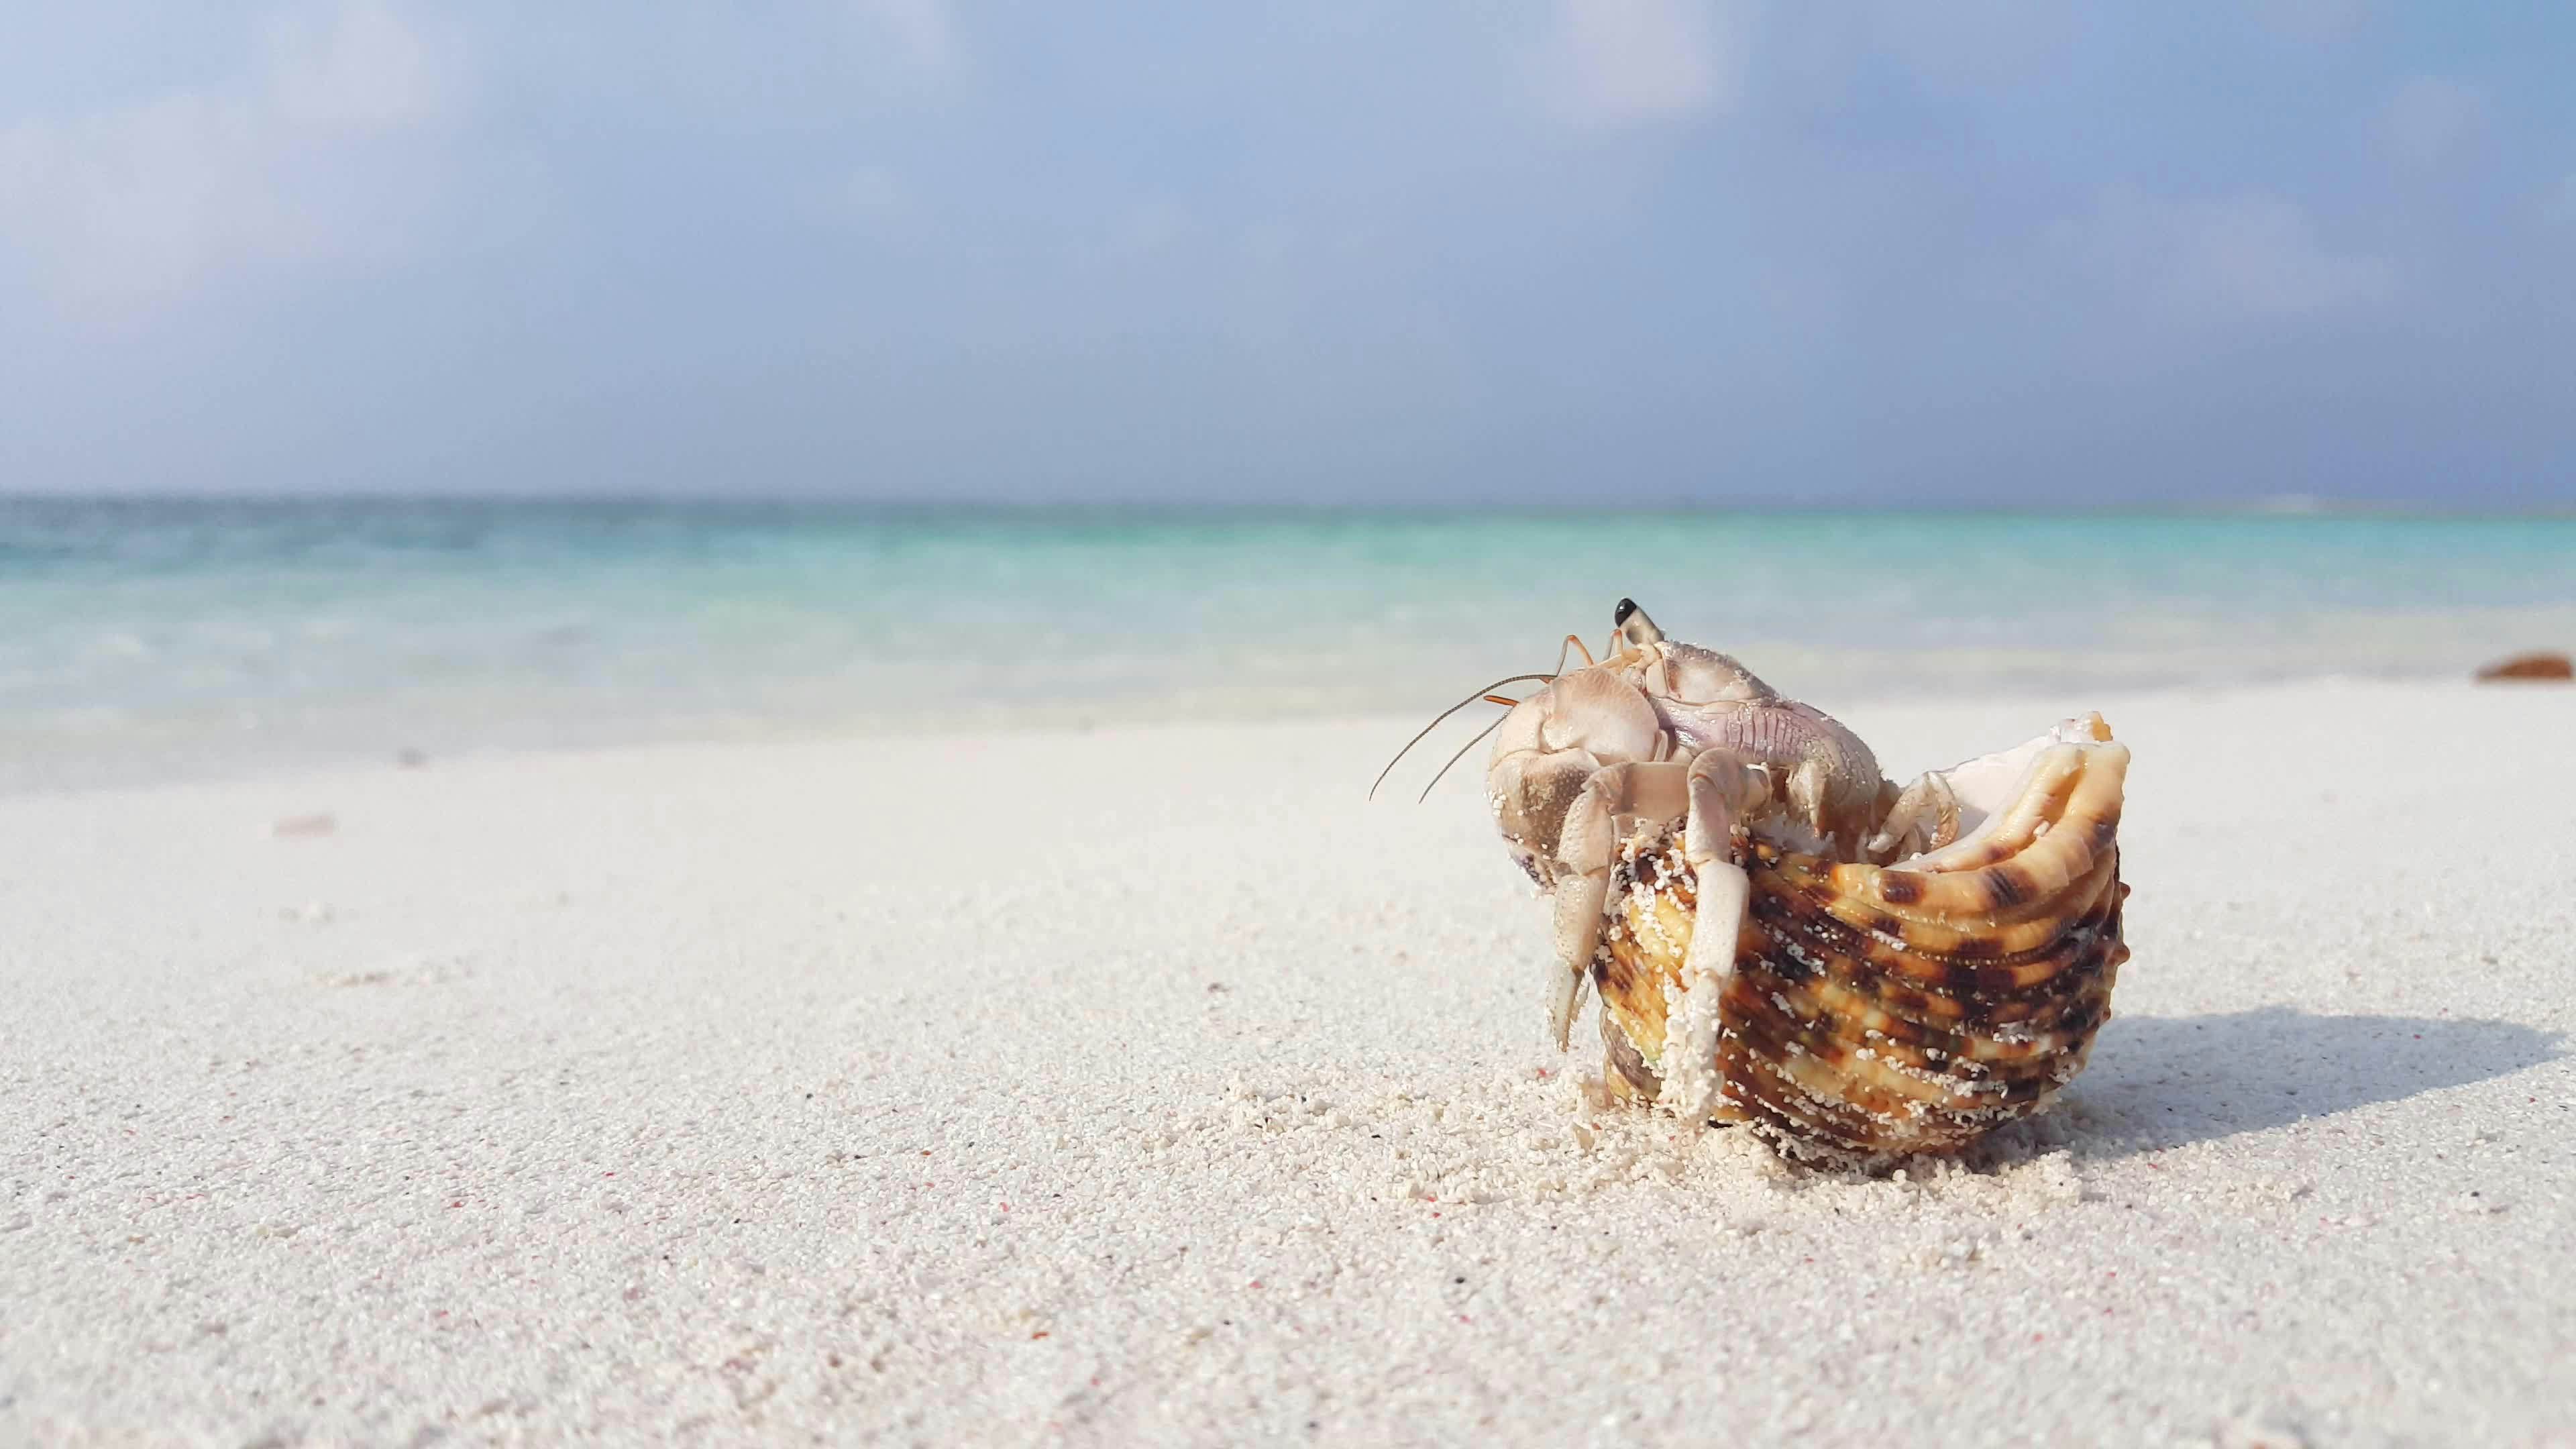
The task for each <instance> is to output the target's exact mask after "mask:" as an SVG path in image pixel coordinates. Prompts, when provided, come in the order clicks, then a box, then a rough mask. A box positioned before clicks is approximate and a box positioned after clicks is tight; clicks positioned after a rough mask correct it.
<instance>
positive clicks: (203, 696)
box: [0, 500, 2576, 788]
mask: <svg viewBox="0 0 2576 1449" xmlns="http://www.w3.org/2000/svg"><path fill="white" fill-rule="evenodd" d="M1623 594H1624V595H1633V596H1635V597H1636V598H1637V599H1638V601H1639V602H1641V603H1643V604H1644V605H1645V606H1646V607H1647V608H1648V609H1649V610H1650V611H1651V612H1653V613H1654V615H1655V616H1656V617H1657V619H1659V620H1661V621H1662V622H1663V623H1664V624H1665V625H1666V626H1667V627H1668V628H1669V629H1671V630H1672V631H1673V632H1674V633H1676V634H1677V635H1680V636H1682V637H1685V638H1690V639H1693V640H1695V641H1699V642H1704V643H1708V644H1711V645H1715V646H1717V647H1721V648H1725V649H1728V650H1730V651H1732V652H1734V653H1736V654H1738V655H1739V656H1741V657H1742V658H1744V659H1745V661H1746V662H1747V663H1748V664H1750V665H1752V666H1753V667H1754V668H1755V669H1756V670H1757V671H1758V672H1760V673H1761V674H1763V675H1764V676H1765V677H1766V678H1768V679H1770V680H1771V682H1772V683H1774V684H1776V685H1779V686H1781V687H1782V688H1784V689H1788V690H1790V691H1791V692H1793V693H1797V694H1800V695H1802V696H1804V697H1807V698H1810V699H1814V700H1816V701H1818V702H1820V703H1825V704H1827V705H1828V707H1831V705H1832V702H1833V701H1835V700H1847V699H1853V698H1863V697H1866V698H1883V697H1886V696H1889V695H1904V694H1926V693H1942V692H1950V691H1957V690H1961V689H1991V690H2007V691H2015V692H2040V693H2051V694H2054V693H2060V692H2064V691H2067V690H2076V689H2093V688H2101V689H2109V688H2124V687H2130V686H2140V685H2145V686H2156V685H2171V684H2192V683H2228V682H2239V681H2249V680H2259V679H2269V678H2283V677H2314V676H2432V677H2458V676H2461V675H2464V674H2465V673H2466V672H2467V671H2469V670H2470V669H2471V668H2473V667H2474V666H2475V665H2477V664H2478V663H2480V662H2482V661H2484V660H2486V659H2489V658H2492V657H2494V656H2496V655H2499V654H2502V653H2506V652H2509V651H2512V650H2515V649H2520V648H2536V647H2555V648H2562V649H2565V648H2576V518H2570V517H2563V516H2562V517H2541V518H2518V519H2517V518H2508V519H2490V518H2400V517H2380V516H2353V517H2347V516H2317V515H2293V516H2267V515H2246V516H2217V517H2190V516H2147V517H2114V516H2094V515H2083V516H2050V515H2015V514H1881V515H1821V514H1818V515H1802V514H1755V515H1742V514H1720V513H1704V514H1672V513H1657V514H1651V515H1622V514H1619V513H1615V512H1610V511H1599V512H1564V513H1544V514H1539V513H1516V514H1490V515H1477V514H1466V515H1460V514H1379V513H1287V512H1282V513H1214V512H1211V513H1168V512H1165V513H1157V512H1145V511H1063V512H1006V511H965V510H956V511H944V510H927V509H914V510H900V509H883V508H866V507H830V506H810V507H809V506H791V505H775V506H770V505H762V506H723V505H653V504H588V503H585V504H549V503H510V502H488V501H474V502H437V503H431V502H356V501H351V502H299V503H222V502H187V503H181V502H115V503H106V502H88V501H45V500H0V788H5V787H25V786H28V785H45V784H81V783H92V782H98V781H107V780H116V779H125V778H158V777H168V776H171V775H174V774H188V773H196V772H205V771H227V772H228V771H231V770H234V769H238V768H244V767H262V766H266V765H271V764H280V763H301V762H306V761H313V760H325V759H361V758H373V759H382V758H389V757H391V756H392V755H393V754H394V753H395V752H396V751H399V750H403V749H417V750H421V751H424V752H427V753H430V754H433V755H435V754H441V753H453V752H457V751H463V750H478V749H487V748H525V747H549V746H561V745H582V744H596V743H610V742H619V741H626V740H642V739H665V738H685V737H707V736H740V735H758V734H769V733H780V732H789V733H808V732H814V731H828V730H846V729H916V728H943V727H949V726H993V725H1002V726H1019V725H1026V726H1036V727H1065V726H1080V725H1083V724H1086V723H1113V722H1124V721H1133V720H1152V719H1174V718H1211V717H1213V718H1251V717H1270V716H1280V715H1316V714H1338V713H1356V712H1379V711H1385V712H1394V713H1403V714H1412V713H1426V712H1427V711H1428V710H1429V709H1430V708H1433V707H1436V706H1438V705H1440V704H1444V703H1446V702H1448V701H1449V700H1450V699H1451V698H1454V697H1455V696H1457V695H1458V694H1461V693H1463V692H1465V691H1466V690H1467V689H1468V688H1470V687H1471V686H1474V685H1476V684H1479V683H1482V682H1483V681H1485V680H1486V679H1488V678H1491V677H1493V676H1496V675H1501V674H1506V673H1513V672H1518V671H1521V670H1525V669H1542V668H1545V667H1547V665H1548V664H1549V663H1550V662H1551V661H1552V660H1553V659H1554V658H1555V656H1556V640H1557V639H1558V638H1559V637H1560V636H1561V635H1563V634H1565V633H1567V632H1569V631H1579V632H1581V633H1582V634H1583V635H1584V636H1585V637H1586V638H1587V639H1589V640H1596V641H1597V640H1598V639H1599V637H1600V636H1601V635H1602V634H1603V633H1604V632H1606V630H1607V628H1608V623H1609V613H1610V609H1611V606H1612V605H1613V604H1614V603H1615V602H1616V601H1617V599H1618V598H1619V597H1620V596H1621V595H1623Z"/></svg>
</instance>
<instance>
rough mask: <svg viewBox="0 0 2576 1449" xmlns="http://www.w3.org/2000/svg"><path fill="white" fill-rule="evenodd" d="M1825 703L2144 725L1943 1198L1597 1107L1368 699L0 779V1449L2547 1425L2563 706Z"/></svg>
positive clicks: (1494, 914)
mask: <svg viewBox="0 0 2576 1449" xmlns="http://www.w3.org/2000/svg"><path fill="white" fill-rule="evenodd" d="M1828 703H1829V705H1830V706H1831V707H1833V708H1834V709H1835V712H1836V714H1837V715H1839V716H1840V717H1841V718H1843V719H1844V720H1845V721H1846V722H1847V723H1849V724H1851V725H1852V726H1853V727H1854V728H1855V729H1857V730H1858V731H1859V732H1860V733H1861V734H1862V735H1863V736H1865V737H1866V738H1868V739H1869V740H1870V741H1871V742H1872V743H1873V744H1874V745H1875V746H1877V748H1878V750H1879V753H1880V756H1881V758H1882V760H1883V761H1884V762H1885V763H1886V765H1887V768H1888V770H1889V771H1890V773H1891V774H1895V775H1898V776H1899V777H1900V778H1902V777H1904V776H1907V775H1910V774H1911V773H1912V772H1914V771H1916V770H1919V769H1921V768H1924V767H1927V766H1932V765H1938V764H1946V763H1948V762H1950V761H1952V760H1955V759H1958V758H1961V757H1964V756H1967V755H1971V754H1975V753H1979V752H1982V751H1984V750H1988V749H1993V748H1999V747H2001V746H2004V745H2007V744H2011V743H2014V742H2017V741H2019V740H2021V739H2023V738H2025V737H2027V736H2028V735H2029V734H2031V733H2032V732H2033V731H2035V730H2037V729H2039V728H2042V727H2045V726H2046V725H2048V724H2050V723H2052V722H2053V721H2055V720H2056V719H2058V718H2061V717H2063V716H2065V715H2067V714H2070V713H2073V712H2075V711H2076V710H2078V709H2081V708H2094V707H2098V708H2100V709H2102V710H2103V711H2104V712H2105V714H2106V715H2107V716H2108V717H2109V718H2110V720H2111V722H2112V724H2113V725H2114V726H2115V728H2116V729H2117V730H2118V732H2119V735H2120V737H2121V738H2122V739H2124V740H2126V741H2128V742H2129V743H2130V744H2131V745H2132V747H2133V748H2134V750H2135V752H2136V764H2135V766H2134V768H2133V770H2132V773H2131V775H2130V791H2129V801H2128V811H2127V817H2126V824H2125V826H2124V830H2123V841H2122V844H2123V847H2124V852H2125V855H2124V869H2125V874H2126V876H2127V878H2128V880H2129V881H2130V883H2131V884H2132V885H2133V887H2134V889H2135V895H2134V896H2133V898H2132V899H2131V901H2130V903H2129V907H2128V929H2129V940H2130V943H2131V945H2132V946H2133V948H2134V951H2135V956H2134V959H2132V960H2131V961H2130V962H2129V964H2128V965H2127V966H2126V967H2125V968H2124V969H2123V971H2122V973H2121V980H2120V985H2119V989H2118V993H2117V996H2116V998H2115V1007H2116V1010H2117V1013H2118V1015H2117V1019H2115V1020H2114V1021H2113V1022H2112V1023H2111V1024H2110V1025H2109V1026H2108V1027H2107V1028H2106V1029H2105V1030H2104V1032H2103V1034H2102V1037H2101V1039H2100V1041H2099V1043H2098V1045H2097V1048H2096V1050H2095V1053H2094V1056H2093V1063H2092V1066H2091V1069H2090V1070H2089V1071H2088V1072H2087V1074H2086V1075H2085V1076H2084V1077H2083V1078H2082V1079H2080V1080H2079V1081H2078V1082H2077V1083H2076V1084H2075V1086H2074V1087H2073V1088H2072V1089H2071V1090H2070V1092H2069V1093H2068V1095H2067V1097H2066V1099H2065V1100H2064V1102H2063V1103H2062V1104H2061V1107H2060V1109H2059V1110H2058V1111H2057V1112H2055V1113H2053V1114H2051V1115H2050V1116H2048V1117H2046V1118H2043V1119H2041V1120H2039V1121H2037V1122H2035V1123H2032V1124H2027V1125H2025V1126H2022V1127H2016V1128H2013V1129H2010V1130H2009V1132H2008V1133H2007V1135H2006V1136H2005V1138H2004V1139H2003V1140H2002V1141H2000V1142H1998V1143H1995V1144H1993V1146H1992V1148H1991V1150H1989V1151H1986V1152H1983V1153H1981V1154H1979V1155H1978V1156H1977V1157H1976V1158H1975V1159H1973V1160H1972V1161H1969V1162H1967V1163H1953V1164H1943V1165H1924V1166H1920V1167H1917V1168H1915V1169H1912V1170H1909V1171H1908V1172H1907V1173H1905V1174H1904V1175H1903V1176H1902V1177H1892V1178H1881V1179H1875V1180H1872V1179H1864V1178H1858V1177H1851V1176H1845V1175H1836V1174H1831V1173H1818V1172H1811V1171H1805V1170H1792V1169H1790V1168H1787V1167H1784V1166H1783V1165H1782V1164H1781V1163H1780V1162H1779V1161H1778V1160H1777V1159H1776V1158H1775V1157H1774V1156H1773V1154H1772V1153H1771V1152H1769V1151H1768V1150H1767V1149H1765V1148H1763V1147H1762V1146H1760V1145H1759V1144H1758V1143H1756V1142H1754V1141H1752V1140H1750V1139H1749V1138H1748V1136H1747V1135H1746V1134H1745V1133H1744V1132H1742V1131H1741V1130H1725V1131H1707V1132H1698V1131H1684V1130H1682V1129H1680V1128H1679V1127H1678V1126H1677V1125H1676V1124H1675V1123H1674V1122H1672V1121H1671V1120H1669V1119H1667V1118H1660V1117H1654V1116H1648V1115H1644V1114H1640V1113H1633V1112H1627V1111H1613V1110H1607V1109H1596V1108H1593V1107H1590V1106H1587V1105H1586V1103H1585V1101H1584V1098H1583V1096H1582V1093H1581V1091H1580V1088H1579V1085H1578V1083H1579V1079H1580V1077H1581V1076H1583V1075H1584V1074H1586V1073H1591V1072H1597V1071H1598V1069H1599V1060H1598V1052H1597V1049H1595V1048H1593V1047H1592V1046H1591V1045H1590V1043H1591V1041H1592V1037H1591V1033H1590V1029H1589V1026H1588V1024H1587V1025H1586V1026H1583V1027H1580V1028H1578V1031H1577V1036H1576V1040H1577V1043H1578V1047H1577V1050H1576V1051H1575V1053H1573V1054H1572V1055H1570V1056H1563V1057H1560V1056H1559V1055H1557V1054H1556V1053H1555V1052H1554V1051H1553V1050H1551V1049H1550V1048H1549V1047H1547V1046H1546V1045H1545V1044H1544V1042H1543V1039H1542V1038H1543V1030H1542V1018H1543V1008H1542V1005H1541V1000H1540V995H1541V993H1540V984H1539V983H1540V963H1541V962H1542V961H1543V960H1544V959H1545V956H1546V952H1547V924H1546V913H1545V907H1544V906H1543V905H1541V904H1540V903H1538V902H1536V901H1534V900H1533V899H1532V898H1531V897H1530V894H1529V892H1528V889H1527V887H1526V886H1525V884H1524V883H1523V882H1522V881H1521V879H1520V877H1519V876H1518V874H1517V873H1516V872H1515V871H1514V870H1513V869H1512V867H1511V866H1510V864H1509V863H1508V861H1507V860H1506V859H1505V857H1504V854H1503V851H1502V850H1501V848H1500V847H1499V845H1498V844H1497V842H1496V841H1495V840H1494V839H1493V838H1492V835H1491V829H1490V826H1489V825H1488V823H1487V821H1486V819H1485V817H1484V812H1483V808H1482V803H1481V800H1480V792H1479V789H1478V786H1477V782H1476V780H1475V771H1474V769H1473V767H1472V764H1471V765H1469V766H1462V768H1461V770H1460V772H1458V773H1457V774H1455V775H1453V776H1452V777H1451V778H1450V779H1449V780H1447V781H1445V782H1444V783H1443V784H1442V785H1441V786H1440V788H1439V789H1437V790H1435V791H1434V792H1433V794H1432V796H1431V798H1430V800H1429V801H1428V802H1427V803H1425V804H1422V805H1419V806H1416V805H1414V804H1412V803H1410V793H1411V790H1412V789H1413V788H1418V785H1419V781H1420V780H1421V778H1422V776H1423V772H1425V771H1427V769H1428V768H1429V762H1430V761H1436V760H1437V759H1438V758H1439V757H1440V754H1439V753H1435V754H1433V755H1432V756H1431V757H1430V761H1418V762H1415V763H1412V764H1408V766H1407V767H1406V769H1404V770H1401V771H1399V772H1398V776H1397V778H1396V780H1395V782H1394V784H1395V786H1396V787H1397V788H1396V789H1395V790H1394V791H1393V792H1392V794H1391V796H1382V797H1381V798H1380V799H1379V800H1378V801H1377V802H1375V803H1368V802H1365V801H1364V800H1363V799H1362V792H1363V789H1364V788H1365V786H1366V785H1367V782H1368V780H1369V778H1370V777H1371V776H1372V775H1373V774H1375V773H1376V771H1377V768H1378V766H1379V765H1380V764H1381V763H1382V762H1383V761H1384V759H1385V757H1386V755H1387V754H1388V753H1390V752H1391V751H1392V750H1393V748H1394V747H1395V746H1396V745H1397V744H1399V743H1401V742H1402V740H1403V739H1404V738H1405V736H1406V735H1408V734H1409V733H1411V731H1412V729H1413V728H1414V726H1415V725H1416V724H1418V723H1419V721H1417V720H1410V719H1404V720H1398V719H1382V720H1372V721H1358V722H1344V723H1333V724H1321V725H1317V724H1305V723H1280V724H1276V725H1266V726H1260V727H1221V726H1187V727H1173V728H1169V729H1156V730H1120V731H1112V732H1103V733H1095V734H1083V733H1075V732H1071V731H1067V732H1064V733H1053V734H1050V733H1028V734H1008V735H987V736H981V737H973V738H951V739H919V738H916V739H869V738H851V739H845V740H835V741H825V742H814V743H738V744H723V745H705V746H685V747H681V746H671V747H652V748H630V749H618V750H609V751H600V752H594V753H581V754H552V755H547V754H529V755H519V756H506V757H503V756H496V757H491V758H459V759H448V758H433V759H431V760H430V761H428V763H427V764H426V766H425V767H421V768H408V769H406V768H397V767H396V765H395V764H394V762H393V760H392V758H391V750H390V749H388V752H387V758H386V761H385V763H384V764H383V765H382V766H381V767H380V768H370V769H363V770H347V769H344V770H339V771H334V772H328V773H320V774H307V775H302V776H296V777H272V778H261V779H253V780H234V781H228V782H223V783H210V784H182V785H166V786H157V787H152V788H144V789H123V790H109V791H93V792H82V793H57V794H42V795H21V796H16V797H11V798H7V799H5V800H0V818H5V820H6V821H7V828H6V830H5V831H0V1002H5V1006H0V1442H6V1443H30V1444H93V1443H96V1444H125V1443H136V1444H160V1443H186V1444H195V1443H204V1444H218V1445H245V1444H253V1443H258V1444H274V1445H290V1444H301V1443H366V1444H429V1443H433V1442H436V1443H445V1444H479V1443H522V1442H525V1443H554V1442H565V1441H569V1440H574V1439H581V1438H597V1439H604V1440H610V1441H631V1442H698V1443H709V1444H746V1443H788V1442H822V1443H888V1444H1038V1443H1049V1444H1052V1443H1071V1444H1097V1445H1132V1444H1229V1443H1241V1442H1248V1441H1255V1440H1258V1441H1265V1442H1296V1443H1316V1444H1376V1443H1401V1444H1432V1443H1475V1444H1507V1445H1508V1444H1529V1445H1542V1444H1546V1445H1559V1444H1603V1445H1622V1446H1628V1445H1651V1444H1734V1445H1760V1444H1800V1445H1837V1444H1862V1443H1869V1444H1883V1445H1895V1444H1915V1443H1932V1444H1996V1445H2022V1444H2027V1445H2043V1444H2045V1445H2065V1444H2212V1445H2224V1446H2250V1445H2258V1444H2260V1445H2306V1446H2325V1445H2396V1444H2442V1445H2448V1444H2457V1445H2479V1446H2502V1445H2523V1446H2538V1445H2569V1444H2576V1056H2571V1052H2572V1051H2576V1046H2572V1045H2571V1042H2570V1033H2571V1032H2576V944H2571V943H2576V905H2571V896H2570V882H2571V881H2576V754H2571V745H2576V691H2568V690H2565V689H2550V688H2547V687H2530V688H2521V689H2510V688H2507V689H2485V690H2481V689H2474V688H2471V687H2469V686H2466V685H2458V686H2450V685H2423V684H2417V685H2402V686H2401V685H2393V684H2369V685H2363V684H2302V685H2287V686H2274V687H2261V688H2248V689H2237V690H2229V691H2225V692H2209V693H2168V694H2157V695H2147V696H2137V697H2109V698H2092V697H2087V698H2068V699H2016V700H1980V701H1975V702H1951V703H1922V702H1916V703H1907V704H1902V705H1889V706H1883V707H1866V706H1856V705H1851V704H1849V703H1847V702H1843V701H1829V702H1828ZM1458 738H1461V739H1463V735H1461V736H1459V737H1458ZM1440 753H1445V751H1444V752H1440ZM1407 781H1410V782H1412V784H1411V785H1407V784H1406V782H1407ZM317 816H327V817H329V828H328V829H327V830H324V829H322V828H320V825H319V823H318V822H313V821H311V820H309V817H317ZM296 820H305V821H306V827H305V828H302V829H294V830H289V831H287V832H285V833H279V831H278V830H277V826H278V825H279V823H280V822H284V821H296Z"/></svg>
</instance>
